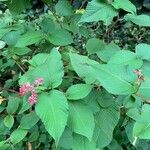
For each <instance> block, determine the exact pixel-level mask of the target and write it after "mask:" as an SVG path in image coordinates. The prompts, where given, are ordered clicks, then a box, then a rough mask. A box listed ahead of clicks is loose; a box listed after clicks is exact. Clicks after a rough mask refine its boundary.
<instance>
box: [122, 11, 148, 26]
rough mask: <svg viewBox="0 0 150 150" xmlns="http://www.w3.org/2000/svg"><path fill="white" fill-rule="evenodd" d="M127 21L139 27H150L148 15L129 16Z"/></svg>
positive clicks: (126, 16) (126, 18)
mask: <svg viewBox="0 0 150 150" xmlns="http://www.w3.org/2000/svg"><path fill="white" fill-rule="evenodd" d="M125 20H127V21H131V22H133V23H135V24H137V25H139V26H145V27H149V26H150V16H147V15H133V14H127V15H125Z"/></svg>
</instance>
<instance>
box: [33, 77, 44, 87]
mask: <svg viewBox="0 0 150 150" xmlns="http://www.w3.org/2000/svg"><path fill="white" fill-rule="evenodd" d="M34 84H35V85H36V86H38V85H43V84H44V79H43V78H37V79H36V80H35V81H34Z"/></svg>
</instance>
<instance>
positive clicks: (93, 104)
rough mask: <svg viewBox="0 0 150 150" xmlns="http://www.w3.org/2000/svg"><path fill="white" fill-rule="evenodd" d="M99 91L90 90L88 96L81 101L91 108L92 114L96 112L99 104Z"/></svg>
mask: <svg viewBox="0 0 150 150" xmlns="http://www.w3.org/2000/svg"><path fill="white" fill-rule="evenodd" d="M98 94H99V92H97V90H94V89H93V90H92V91H91V92H90V94H89V95H88V96H86V97H85V98H84V99H83V100H82V102H83V103H85V104H86V105H88V107H89V108H90V110H92V112H93V114H95V113H97V112H98V111H99V104H98V102H97V100H98V98H99V95H98Z"/></svg>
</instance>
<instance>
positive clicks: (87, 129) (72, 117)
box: [68, 101, 95, 140]
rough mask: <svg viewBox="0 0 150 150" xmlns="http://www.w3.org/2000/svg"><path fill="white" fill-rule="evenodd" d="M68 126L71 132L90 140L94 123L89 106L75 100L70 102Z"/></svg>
mask: <svg viewBox="0 0 150 150" xmlns="http://www.w3.org/2000/svg"><path fill="white" fill-rule="evenodd" d="M68 126H69V127H70V128H71V130H72V131H73V132H75V133H78V134H81V135H84V136H85V137H87V138H88V139H89V140H91V139H92V136H93V131H94V127H95V124H94V117H93V113H92V111H91V110H90V109H89V107H88V106H86V105H83V104H81V103H80V102H77V101H76V102H70V103H69V119H68Z"/></svg>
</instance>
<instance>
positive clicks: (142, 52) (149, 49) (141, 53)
mask: <svg viewBox="0 0 150 150" xmlns="http://www.w3.org/2000/svg"><path fill="white" fill-rule="evenodd" d="M136 54H137V56H138V57H139V58H141V59H145V60H150V45H148V44H144V43H140V44H138V45H137V46H136Z"/></svg>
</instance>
